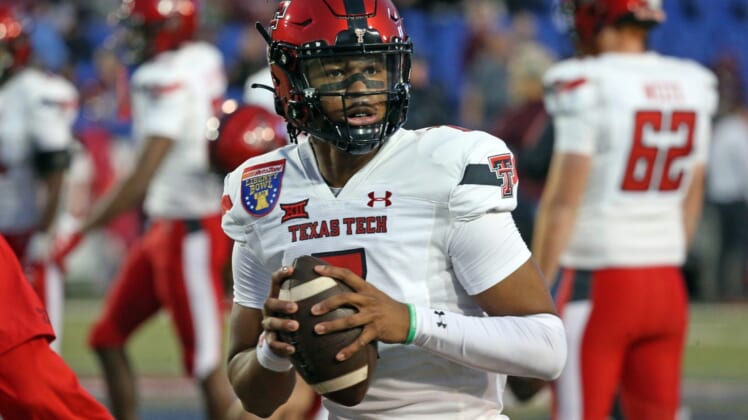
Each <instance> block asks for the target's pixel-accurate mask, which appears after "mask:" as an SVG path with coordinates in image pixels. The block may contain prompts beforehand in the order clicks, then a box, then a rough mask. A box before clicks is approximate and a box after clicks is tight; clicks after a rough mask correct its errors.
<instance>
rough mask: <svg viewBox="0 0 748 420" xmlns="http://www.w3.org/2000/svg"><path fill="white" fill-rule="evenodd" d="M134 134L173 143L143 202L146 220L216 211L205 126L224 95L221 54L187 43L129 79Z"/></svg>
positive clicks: (215, 180)
mask: <svg viewBox="0 0 748 420" xmlns="http://www.w3.org/2000/svg"><path fill="white" fill-rule="evenodd" d="M131 84H132V86H131V91H132V112H133V135H134V136H135V139H136V140H137V141H140V142H143V141H144V140H145V139H147V138H148V137H149V136H161V137H166V138H169V139H172V141H173V142H174V145H173V146H172V149H171V150H170V151H169V154H168V155H167V156H166V158H165V160H164V162H162V164H161V166H160V167H159V169H158V172H156V174H155V177H154V179H153V180H152V182H151V184H150V186H149V188H148V192H147V194H146V199H145V211H146V213H147V214H148V215H149V216H151V217H160V218H172V219H173V218H198V217H201V216H205V215H207V214H213V213H216V212H218V211H220V196H221V182H220V178H219V177H217V175H215V174H213V173H212V172H211V171H210V166H209V162H208V145H207V141H208V140H207V137H206V134H207V128H208V127H207V125H208V121H209V120H210V119H211V118H212V117H213V116H214V115H215V111H214V110H215V109H216V108H217V105H218V104H220V102H221V101H222V100H223V98H224V96H225V93H226V76H225V73H224V68H223V58H222V56H221V53H220V52H219V51H218V50H217V49H216V48H215V47H213V46H212V45H210V44H207V43H202V42H199V43H188V44H185V45H184V46H182V47H181V48H179V49H177V50H174V51H167V52H164V53H161V54H159V55H158V56H157V57H156V58H154V59H153V60H151V61H149V62H147V63H144V64H142V65H141V66H140V67H138V69H137V70H136V71H135V73H134V74H133V76H132V83H131Z"/></svg>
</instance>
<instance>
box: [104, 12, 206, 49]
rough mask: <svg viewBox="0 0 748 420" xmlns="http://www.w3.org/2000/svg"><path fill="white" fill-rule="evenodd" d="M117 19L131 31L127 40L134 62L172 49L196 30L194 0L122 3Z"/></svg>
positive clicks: (186, 39)
mask: <svg viewBox="0 0 748 420" xmlns="http://www.w3.org/2000/svg"><path fill="white" fill-rule="evenodd" d="M118 18H119V20H120V22H121V24H122V25H123V26H125V27H126V28H128V29H129V33H128V34H127V39H126V41H125V43H126V45H127V48H128V50H129V51H128V53H129V54H131V55H132V60H131V61H133V62H137V63H139V62H142V61H145V60H148V59H149V58H152V57H153V56H155V55H156V54H159V53H161V52H164V51H168V50H173V49H175V48H177V47H179V45H180V44H182V43H183V42H185V41H188V40H190V39H192V37H193V36H194V35H195V32H196V30H197V20H198V18H197V5H196V3H195V0H123V1H122V5H121V7H120V10H119V14H118Z"/></svg>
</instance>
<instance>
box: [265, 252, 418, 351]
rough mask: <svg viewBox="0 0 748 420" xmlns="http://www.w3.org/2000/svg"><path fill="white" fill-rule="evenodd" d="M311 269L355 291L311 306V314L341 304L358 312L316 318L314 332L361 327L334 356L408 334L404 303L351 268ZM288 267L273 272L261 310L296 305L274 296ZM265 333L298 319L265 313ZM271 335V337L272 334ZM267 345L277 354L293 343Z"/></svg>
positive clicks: (283, 309)
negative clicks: (351, 341)
mask: <svg viewBox="0 0 748 420" xmlns="http://www.w3.org/2000/svg"><path fill="white" fill-rule="evenodd" d="M315 271H316V272H317V273H318V274H320V275H321V276H328V277H333V278H337V279H339V280H342V281H343V282H345V283H346V284H347V285H348V286H349V287H350V288H352V289H353V290H354V291H355V293H342V294H339V295H335V296H332V297H330V298H327V299H325V300H324V301H322V302H320V303H319V304H317V305H315V306H314V307H313V308H312V314H314V315H323V314H325V313H328V312H330V311H332V310H335V309H336V308H338V307H341V306H353V307H355V308H356V309H357V310H358V312H357V313H355V314H353V315H351V316H349V317H346V318H341V319H336V320H333V321H329V322H320V323H318V324H317V325H316V326H315V331H316V332H317V333H318V334H328V333H332V332H335V331H340V330H346V329H350V328H354V327H359V326H361V327H363V331H362V332H361V335H359V337H358V340H356V341H354V342H353V343H351V344H350V345H348V346H346V347H345V348H343V349H341V351H340V352H339V353H338V354H337V356H336V357H337V359H338V360H340V361H342V360H346V359H348V358H350V357H351V355H353V354H354V353H356V352H357V351H359V350H361V349H362V348H363V347H365V346H366V345H367V344H369V343H370V342H372V341H374V340H379V341H382V342H384V343H402V342H404V341H405V339H406V338H407V335H408V329H409V327H410V318H409V314H408V307H407V305H405V304H403V303H400V302H398V301H396V300H394V299H392V298H391V297H389V296H388V295H387V294H385V293H384V292H382V291H381V290H379V289H377V288H376V287H374V286H372V285H371V284H370V283H367V282H366V280H364V279H362V278H361V277H359V276H358V275H356V274H354V273H353V272H352V271H351V270H348V269H345V268H341V267H335V266H331V265H325V266H323V265H319V266H316V267H315ZM292 273H293V268H292V267H283V268H281V269H280V270H278V271H276V272H275V273H273V277H272V278H273V289H272V291H271V297H270V298H268V300H267V301H266V302H265V313H266V314H268V313H273V312H274V311H275V312H283V313H288V314H291V313H294V312H295V311H296V310H297V306H296V304H295V303H293V302H287V301H281V300H279V299H277V296H278V290H279V285H280V284H281V282H283V279H285V278H287V277H289V276H291V274H292ZM263 327H264V328H265V331H266V336H267V335H270V334H273V333H274V332H275V331H278V330H284V331H295V330H296V329H298V328H299V325H298V322H296V321H290V320H287V319H281V318H272V317H267V316H266V318H265V319H264V320H263ZM273 338H274V337H273ZM268 341H269V342H270V343H271V349H273V350H274V351H275V352H276V353H277V354H279V355H286V356H287V355H290V354H292V353H293V351H294V348H293V346H291V345H289V344H286V343H283V342H281V341H280V340H270V339H268Z"/></svg>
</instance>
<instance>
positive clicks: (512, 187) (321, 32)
mask: <svg viewBox="0 0 748 420" xmlns="http://www.w3.org/2000/svg"><path fill="white" fill-rule="evenodd" d="M260 29H261V31H262V32H263V33H264V34H265V37H266V39H267V40H268V42H269V45H270V47H269V62H270V66H271V72H272V76H273V81H274V88H275V96H276V102H277V103H278V105H279V106H278V107H277V109H278V110H279V111H280V112H281V113H282V115H283V116H284V118H285V119H286V121H288V123H289V135H290V137H291V138H292V139H294V138H298V135H299V134H301V133H306V134H307V135H308V137H307V138H308V141H304V142H299V143H298V144H291V145H289V146H286V147H283V148H280V149H276V150H275V151H272V152H269V153H266V154H263V155H261V156H258V157H254V158H252V159H249V160H248V161H246V162H244V163H243V164H242V165H240V166H239V167H238V168H237V169H235V170H234V171H233V172H231V173H230V174H229V175H228V176H227V177H226V180H225V182H224V185H225V186H224V198H223V202H224V206H225V208H226V212H225V214H224V216H223V228H224V231H225V232H226V233H227V234H228V235H229V236H230V237H232V238H233V239H234V251H233V259H232V261H233V277H234V307H233V311H232V316H231V327H230V333H231V336H230V348H229V368H228V371H229V377H230V380H231V382H232V384H233V386H234V390H235V392H236V393H237V395H238V396H239V397H240V399H241V400H242V403H243V405H244V407H245V408H246V409H247V410H249V411H251V412H253V413H255V414H257V415H260V416H269V415H270V414H271V413H273V412H274V411H275V410H276V409H277V408H278V407H279V406H280V405H281V404H283V403H284V402H285V401H286V400H287V399H288V398H289V394H290V393H291V391H292V389H293V385H294V381H295V378H296V376H295V374H294V371H293V369H292V364H291V362H290V361H289V358H288V356H289V355H290V354H291V353H292V352H293V351H294V347H293V346H292V345H290V344H286V343H283V342H281V341H279V340H276V339H275V335H276V333H277V332H278V331H286V332H290V331H294V330H296V329H297V328H299V325H298V323H297V322H296V321H289V320H286V319H282V318H278V317H272V316H268V315H267V314H272V313H286V314H291V313H293V312H294V311H296V310H297V305H296V304H295V303H294V302H290V301H282V300H279V299H278V290H279V284H280V282H281V281H282V280H283V279H285V278H287V277H289V276H291V275H293V270H292V269H291V268H289V267H288V266H289V265H290V263H291V262H292V261H293V259H294V258H295V257H298V256H301V255H309V254H311V255H314V256H317V257H320V258H323V259H325V260H326V261H327V262H329V263H331V265H330V266H324V267H323V266H319V267H317V268H316V270H317V273H319V274H320V276H329V277H335V278H338V279H341V280H342V281H344V282H345V283H347V284H348V285H349V286H350V287H351V288H353V289H354V290H355V291H356V293H347V294H341V295H337V296H335V297H332V298H330V299H328V300H326V301H324V302H322V303H320V304H319V306H318V307H316V308H314V310H313V314H315V315H322V314H324V313H326V312H328V311H330V310H332V309H334V308H336V307H338V306H343V305H345V306H354V307H356V308H357V310H358V312H357V313H356V314H355V315H352V316H350V317H346V318H343V319H339V320H336V321H332V322H326V323H317V324H316V325H315V331H316V332H317V333H319V334H326V333H330V332H334V331H338V330H343V329H348V328H351V327H358V326H360V327H362V333H361V335H360V336H359V338H358V339H357V340H356V341H355V342H354V343H352V344H350V345H348V346H345V347H341V348H340V349H338V350H339V352H338V354H337V359H338V360H345V359H347V358H349V357H350V356H351V355H352V354H353V353H355V352H357V351H359V350H360V349H361V348H363V347H365V346H367V345H368V344H369V343H370V342H372V341H374V340H376V341H378V342H379V356H380V358H379V360H378V362H377V370H376V372H374V373H372V374H373V378H372V379H371V386H370V388H369V390H368V394H367V396H366V397H365V398H364V400H363V401H362V402H361V403H360V404H358V405H356V406H353V407H346V406H343V405H339V404H336V403H334V402H332V401H330V400H326V399H324V398H323V404H324V405H325V407H326V409H327V410H328V411H329V413H330V418H335V419H337V418H363V417H366V418H383V419H384V418H397V419H406V418H492V419H505V418H506V416H504V415H503V414H502V410H503V403H502V392H503V385H504V383H505V382H504V380H503V378H504V375H506V374H515V375H521V376H532V377H538V378H542V379H546V380H549V379H552V378H555V377H556V376H557V375H558V374H559V373H560V371H561V369H562V367H563V364H564V361H565V357H566V341H565V335H564V330H563V326H562V323H561V320H560V319H559V318H558V317H557V315H556V312H555V307H554V305H553V302H552V299H551V297H550V294H549V293H548V290H547V288H546V286H545V283H544V280H543V278H542V275H541V273H540V271H539V270H538V268H537V267H536V265H535V264H534V262H533V260H532V258H531V256H530V252H529V250H528V248H527V246H526V245H525V243H524V242H523V241H522V239H521V237H520V235H519V232H518V231H517V229H516V227H515V225H514V222H513V220H512V216H511V213H510V212H511V210H512V209H514V207H515V205H516V192H517V187H518V180H517V177H516V172H515V170H514V159H513V156H512V153H511V152H510V151H509V150H508V148H507V147H506V145H505V144H504V142H503V141H501V140H499V139H497V138H495V137H493V136H491V135H489V134H486V133H483V132H478V131H469V130H464V129H459V128H454V127H447V126H440V127H431V128H424V129H421V130H415V131H411V130H406V129H403V128H401V127H402V125H403V123H404V122H405V119H406V113H407V111H408V100H409V71H410V57H411V52H412V45H411V42H410V39H409V37H408V35H407V33H406V31H405V28H404V27H403V22H402V19H401V17H400V15H399V13H398V11H397V9H396V8H395V6H394V5H393V3H392V1H391V0H376V1H363V0H345V1H344V0H292V1H283V2H281V3H280V5H279V8H278V11H277V12H276V14H275V17H274V19H273V20H272V21H271V22H270V25H269V33H268V32H265V30H264V28H262V27H260ZM414 112H417V110H416V111H414ZM263 335H264V338H261V337H262V336H263ZM330 363H336V362H335V361H334V360H333V361H331V362H330ZM497 378H499V380H497ZM345 383H347V384H351V382H350V381H349V382H345ZM325 384H327V383H325ZM325 384H322V385H325ZM497 384H498V385H499V387H501V388H502V389H497ZM310 385H311V386H312V387H313V388H315V387H316V388H315V389H316V390H317V392H318V393H320V394H323V393H325V392H329V388H326V391H323V387H322V386H320V385H321V384H310Z"/></svg>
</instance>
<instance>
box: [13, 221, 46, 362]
mask: <svg viewBox="0 0 748 420" xmlns="http://www.w3.org/2000/svg"><path fill="white" fill-rule="evenodd" d="M40 336H41V337H45V338H47V339H48V340H49V341H52V340H54V338H55V334H54V331H53V330H52V324H50V322H49V317H48V316H47V311H46V310H45V309H44V304H43V303H42V302H41V300H39V297H38V296H37V295H36V292H34V289H32V287H31V284H29V282H28V280H27V279H26V276H25V275H24V274H23V271H22V270H21V265H20V263H19V262H18V259H17V258H16V256H15V254H14V253H13V251H12V250H11V249H10V246H9V245H8V243H7V242H6V241H5V238H4V237H2V236H1V235H0V355H1V354H3V353H5V352H6V351H8V350H10V349H12V348H14V347H16V346H18V345H19V344H21V343H24V342H26V341H28V340H30V339H32V338H35V337H40Z"/></svg>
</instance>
